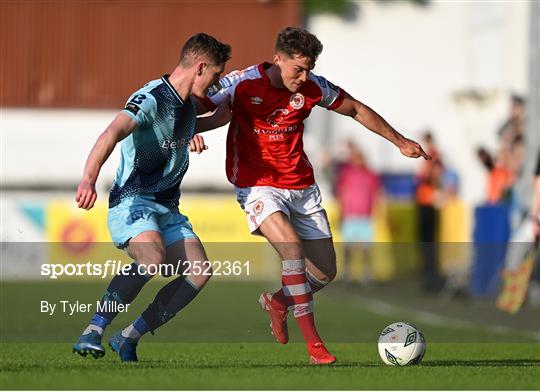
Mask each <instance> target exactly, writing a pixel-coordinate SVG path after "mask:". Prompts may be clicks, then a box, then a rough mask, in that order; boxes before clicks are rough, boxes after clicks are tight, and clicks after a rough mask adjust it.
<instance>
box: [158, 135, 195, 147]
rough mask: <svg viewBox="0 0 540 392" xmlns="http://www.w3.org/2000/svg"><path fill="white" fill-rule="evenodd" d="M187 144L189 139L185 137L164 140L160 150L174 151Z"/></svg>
mask: <svg viewBox="0 0 540 392" xmlns="http://www.w3.org/2000/svg"><path fill="white" fill-rule="evenodd" d="M188 143H189V139H188V138H185V137H183V138H182V139H178V140H170V139H165V140H163V142H162V143H161V148H162V149H164V150H174V149H177V148H181V147H182V146H185V145H186V144H188Z"/></svg>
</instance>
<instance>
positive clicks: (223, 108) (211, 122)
mask: <svg viewBox="0 0 540 392" xmlns="http://www.w3.org/2000/svg"><path fill="white" fill-rule="evenodd" d="M231 118H232V111H231V108H230V106H229V105H228V104H226V103H225V104H222V105H219V106H218V107H217V109H216V110H214V112H213V113H212V114H211V115H210V116H205V117H197V125H196V127H195V133H202V132H206V131H210V130H212V129H216V128H219V127H222V126H224V125H225V124H227V123H228V122H229V121H231Z"/></svg>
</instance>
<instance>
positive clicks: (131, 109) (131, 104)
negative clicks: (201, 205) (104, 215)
mask: <svg viewBox="0 0 540 392" xmlns="http://www.w3.org/2000/svg"><path fill="white" fill-rule="evenodd" d="M123 113H126V114H128V115H129V116H131V117H132V118H133V119H134V120H135V121H136V122H137V127H136V128H135V130H134V131H133V132H132V133H131V134H130V135H129V136H128V137H126V138H125V139H124V140H123V141H122V143H121V157H120V165H119V167H118V170H117V172H116V179H115V181H114V183H113V186H112V189H111V192H110V195H109V208H113V207H115V206H117V205H118V204H120V202H121V201H122V200H124V199H127V198H133V197H142V198H145V199H148V200H153V201H155V202H156V203H159V204H161V205H163V206H165V207H167V208H168V209H170V210H171V211H178V200H179V198H180V183H181V182H182V178H183V177H184V174H185V173H186V171H187V169H188V166H189V152H188V146H189V141H190V140H191V138H192V137H193V135H194V132H195V124H196V121H197V116H196V112H195V107H194V104H193V102H192V100H191V98H189V102H184V101H183V100H182V99H181V97H180V96H179V95H178V93H177V92H176V90H175V89H174V88H173V86H172V85H171V84H170V82H169V79H168V75H165V76H163V77H162V78H161V79H158V80H153V81H151V82H149V83H147V84H145V85H144V87H142V88H141V89H140V90H138V91H137V92H135V93H134V94H133V95H132V96H131V97H130V98H129V100H128V102H127V103H126V106H125V108H124V110H123Z"/></svg>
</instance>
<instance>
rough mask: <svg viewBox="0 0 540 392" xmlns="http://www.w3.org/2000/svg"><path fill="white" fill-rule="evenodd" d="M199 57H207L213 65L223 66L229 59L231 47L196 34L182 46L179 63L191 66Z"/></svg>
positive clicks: (202, 34)
mask: <svg viewBox="0 0 540 392" xmlns="http://www.w3.org/2000/svg"><path fill="white" fill-rule="evenodd" d="M199 56H207V57H208V60H210V61H211V62H212V63H213V64H214V65H219V64H223V63H225V62H226V61H227V60H229V59H230V58H231V46H230V45H228V44H224V43H222V42H219V41H218V40H217V39H215V38H214V37H212V36H211V35H208V34H205V33H197V34H195V35H194V36H192V37H190V38H189V39H188V40H187V41H186V43H185V44H184V46H182V50H181V51H180V61H179V63H180V64H182V65H191V64H192V63H193V61H195V59H196V58H197V57H199Z"/></svg>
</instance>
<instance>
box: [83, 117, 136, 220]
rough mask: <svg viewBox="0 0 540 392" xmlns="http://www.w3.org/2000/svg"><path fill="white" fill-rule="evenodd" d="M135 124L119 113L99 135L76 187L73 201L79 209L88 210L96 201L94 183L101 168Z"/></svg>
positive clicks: (129, 118)
mask: <svg viewBox="0 0 540 392" xmlns="http://www.w3.org/2000/svg"><path fill="white" fill-rule="evenodd" d="M136 126H137V122H135V120H133V119H132V118H131V117H130V116H128V115H127V114H125V113H123V112H120V113H119V114H118V115H117V116H116V117H115V119H114V120H113V121H112V122H111V124H110V125H109V126H108V127H107V128H106V129H105V131H104V132H103V133H102V134H101V135H99V137H98V139H97V141H96V143H95V144H94V147H92V150H91V151H90V154H89V155H88V158H87V160H86V164H85V166H84V172H83V177H82V179H81V182H80V183H79V186H78V187H77V195H76V197H75V201H76V202H77V203H78V206H79V208H84V209H85V210H89V209H91V208H92V207H93V206H94V203H95V201H96V199H97V193H96V186H95V185H96V181H97V178H98V175H99V171H100V170H101V167H102V166H103V164H104V163H105V161H106V160H107V158H109V156H110V155H111V153H112V151H113V150H114V147H115V146H116V144H117V143H118V142H119V141H121V140H122V139H124V138H125V137H127V136H128V135H129V134H130V133H131V132H133V130H134V129H135V127H136Z"/></svg>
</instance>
